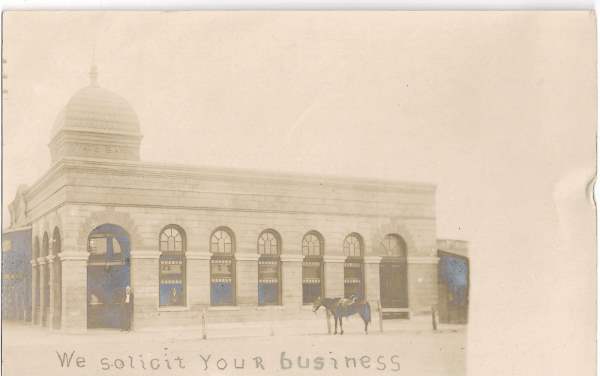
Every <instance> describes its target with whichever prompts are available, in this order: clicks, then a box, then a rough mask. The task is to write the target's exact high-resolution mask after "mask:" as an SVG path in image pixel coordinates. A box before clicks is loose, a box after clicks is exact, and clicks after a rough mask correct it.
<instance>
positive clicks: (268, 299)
mask: <svg viewBox="0 0 600 376" xmlns="http://www.w3.org/2000/svg"><path fill="white" fill-rule="evenodd" d="M258 254H259V255H260V256H259V258H258V304H259V305H280V304H281V260H280V257H279V255H280V254H281V237H280V236H279V234H278V233H277V232H275V231H274V230H265V231H263V232H262V233H261V234H260V236H259V237H258Z"/></svg>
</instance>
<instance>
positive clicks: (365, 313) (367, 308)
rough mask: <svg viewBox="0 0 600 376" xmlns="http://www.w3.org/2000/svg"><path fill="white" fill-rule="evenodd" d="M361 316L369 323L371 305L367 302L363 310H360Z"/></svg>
mask: <svg viewBox="0 0 600 376" xmlns="http://www.w3.org/2000/svg"><path fill="white" fill-rule="evenodd" d="M361 316H362V318H363V320H365V322H367V323H369V322H371V305H370V304H369V302H365V306H364V308H363V312H362V315H361Z"/></svg>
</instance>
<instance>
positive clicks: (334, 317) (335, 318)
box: [333, 315, 338, 335]
mask: <svg viewBox="0 0 600 376" xmlns="http://www.w3.org/2000/svg"><path fill="white" fill-rule="evenodd" d="M333 321H334V322H335V330H334V331H333V335H336V334H337V321H338V317H337V316H336V315H333Z"/></svg>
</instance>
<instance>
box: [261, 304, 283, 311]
mask: <svg viewBox="0 0 600 376" xmlns="http://www.w3.org/2000/svg"><path fill="white" fill-rule="evenodd" d="M256 310H257V311H283V306H282V305H264V306H258V307H256Z"/></svg>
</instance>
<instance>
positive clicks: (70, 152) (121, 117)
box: [49, 66, 142, 162]
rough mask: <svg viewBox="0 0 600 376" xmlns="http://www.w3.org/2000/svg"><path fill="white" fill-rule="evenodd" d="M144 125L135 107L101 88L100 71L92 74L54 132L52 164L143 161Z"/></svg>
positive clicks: (68, 105) (73, 99)
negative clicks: (74, 160) (75, 159)
mask: <svg viewBox="0 0 600 376" xmlns="http://www.w3.org/2000/svg"><path fill="white" fill-rule="evenodd" d="M141 140H142V134H141V133H140V124H139V121H138V118H137V115H136V114H135V111H133V108H132V107H131V105H130V104H129V103H128V102H127V101H126V100H125V99H124V98H123V97H121V96H119V95H117V94H115V93H113V92H111V91H109V90H106V89H103V88H101V87H100V86H99V85H98V71H97V69H96V67H95V66H92V68H91V70H90V84H89V85H88V86H87V87H84V88H82V89H80V90H79V91H78V92H76V93H75V95H73V97H71V99H70V100H69V102H68V103H67V104H66V106H65V107H64V108H63V109H62V111H61V112H60V113H59V115H58V117H57V119H56V122H55V123H54V128H53V131H52V140H51V142H50V145H49V146H50V153H51V155H52V162H56V161H58V160H60V159H62V158H64V157H79V158H97V159H98V158H99V159H121V160H139V159H140V142H141Z"/></svg>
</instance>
